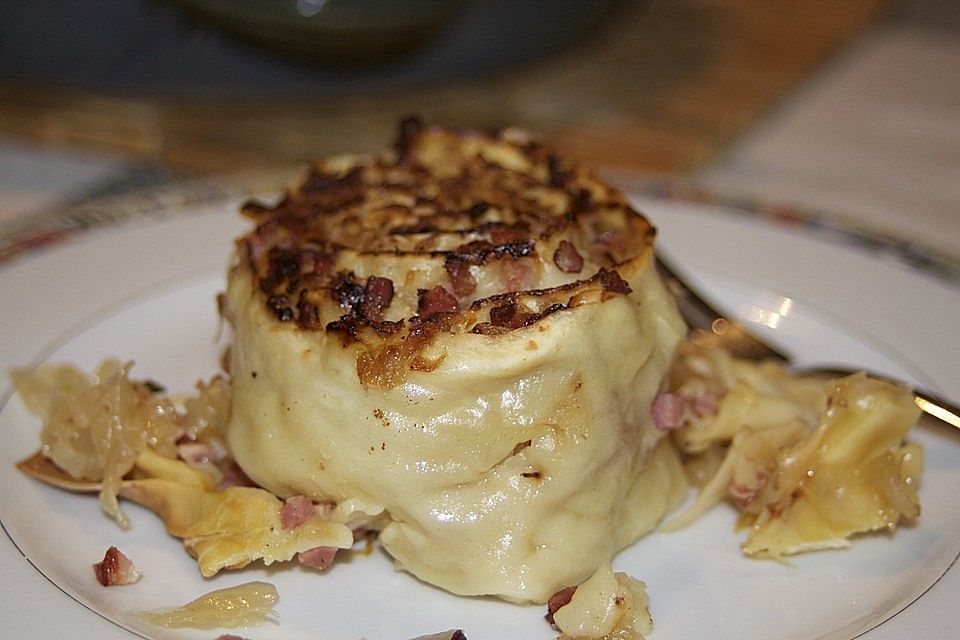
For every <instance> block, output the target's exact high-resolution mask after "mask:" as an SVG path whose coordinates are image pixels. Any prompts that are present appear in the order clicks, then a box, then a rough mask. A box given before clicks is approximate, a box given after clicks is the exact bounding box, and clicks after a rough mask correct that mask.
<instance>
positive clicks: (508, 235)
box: [487, 224, 530, 244]
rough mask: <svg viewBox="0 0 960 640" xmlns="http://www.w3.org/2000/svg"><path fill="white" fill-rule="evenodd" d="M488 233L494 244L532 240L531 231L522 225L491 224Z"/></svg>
mask: <svg viewBox="0 0 960 640" xmlns="http://www.w3.org/2000/svg"><path fill="white" fill-rule="evenodd" d="M487 233H488V234H489V235H490V242H492V243H493V244H510V243H511V242H518V241H520V240H527V239H528V238H530V230H529V229H528V228H525V227H524V226H521V225H506V224H491V225H490V226H489V227H487Z"/></svg>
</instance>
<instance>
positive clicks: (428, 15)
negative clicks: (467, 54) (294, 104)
mask: <svg viewBox="0 0 960 640" xmlns="http://www.w3.org/2000/svg"><path fill="white" fill-rule="evenodd" d="M172 1H173V2H174V3H175V4H177V5H179V6H181V7H183V8H184V9H186V10H187V11H189V12H190V13H192V14H194V15H195V16H197V17H198V18H200V19H201V20H203V21H205V22H208V23H210V24H212V25H214V26H216V27H218V28H220V29H221V30H223V31H226V32H229V33H232V34H234V35H236V36H238V37H240V38H242V39H244V40H246V41H248V42H251V43H253V44H256V45H258V46H260V47H265V48H267V49H270V50H272V51H276V52H278V53H281V54H283V55H286V56H289V57H295V58H297V59H299V60H301V61H307V62H317V63H336V64H342V65H356V64H372V63H376V62H382V61H384V60H388V59H390V58H392V57H395V56H396V55H398V54H400V53H402V52H404V51H407V50H409V49H412V48H414V47H415V46H416V45H418V44H420V43H421V42H424V41H425V40H427V39H429V38H431V37H432V36H434V35H436V34H437V33H438V32H439V31H440V30H441V29H442V28H443V26H444V25H446V24H447V23H448V22H450V20H451V19H452V18H454V17H455V16H456V15H457V14H458V13H459V12H460V11H461V9H462V8H463V5H464V1H463V0H172Z"/></svg>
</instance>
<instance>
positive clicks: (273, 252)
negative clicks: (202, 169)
mask: <svg viewBox="0 0 960 640" xmlns="http://www.w3.org/2000/svg"><path fill="white" fill-rule="evenodd" d="M427 131H432V132H436V133H439V134H440V135H445V136H451V135H457V136H463V137H469V136H473V137H478V138H482V139H485V140H488V141H491V142H493V143H496V144H504V143H505V142H509V144H510V146H511V148H513V149H521V150H522V151H523V152H524V153H525V154H526V155H527V157H528V158H529V159H530V160H531V161H533V162H537V163H543V164H545V165H546V167H547V169H548V183H549V185H550V186H551V187H554V188H561V189H564V190H565V192H566V193H567V194H568V196H569V201H568V202H569V203H568V207H567V211H566V212H565V213H564V214H563V215H557V214H556V213H553V212H544V211H537V209H536V207H535V206H534V205H533V204H531V203H528V204H529V205H530V207H531V211H529V212H525V211H524V210H522V209H519V208H515V209H514V210H513V214H514V215H515V216H517V217H518V219H517V220H516V221H514V222H510V223H505V222H478V221H479V220H481V219H482V216H483V215H484V213H485V212H486V211H487V210H488V209H489V206H490V205H489V203H487V202H484V201H478V202H475V203H474V204H473V205H472V206H471V207H469V208H468V209H467V210H465V211H464V210H459V211H449V210H436V211H434V212H433V213H432V214H430V215H429V216H427V217H426V218H419V219H417V220H416V221H415V222H414V223H413V224H407V225H397V226H395V227H393V228H389V229H387V233H388V234H393V235H409V234H419V233H424V234H459V235H463V236H473V237H476V235H477V234H486V235H488V236H489V238H490V240H489V241H487V240H472V241H470V242H466V243H464V244H462V245H460V246H458V247H455V248H453V249H450V250H443V251H440V250H427V251H409V250H400V249H392V250H369V249H368V250H364V249H353V248H348V247H345V246H342V245H338V244H336V243H333V242H331V241H329V240H326V239H320V240H318V239H316V238H307V239H306V240H305V239H304V236H303V232H304V231H305V230H307V229H309V227H310V225H311V224H313V222H312V221H311V219H312V218H317V217H320V218H322V217H323V216H324V214H335V213H337V212H339V211H340V210H342V209H343V208H349V207H351V206H353V205H355V204H357V203H360V202H362V201H363V199H364V190H365V189H368V188H370V187H372V186H375V185H368V184H365V182H364V172H365V171H366V170H367V168H368V166H369V165H365V164H358V165H356V166H353V167H352V168H350V169H349V170H347V171H345V172H343V173H336V174H335V173H330V172H327V171H325V170H324V169H323V168H322V167H321V166H319V165H318V166H315V167H314V168H313V169H312V171H311V172H310V173H309V174H308V175H307V177H306V178H305V179H304V180H303V181H302V183H301V184H300V186H299V188H298V190H297V191H296V192H295V193H288V194H287V195H286V196H285V197H284V198H283V200H282V201H281V202H280V203H279V204H277V205H276V206H274V207H268V206H266V205H263V204H261V203H258V202H254V201H251V202H248V203H247V204H245V205H244V207H243V211H244V213H245V215H248V216H249V217H251V218H253V219H255V220H257V221H258V226H257V228H256V229H255V230H254V231H253V232H252V233H250V234H248V235H247V236H245V237H243V238H240V239H239V240H238V250H239V251H238V252H239V254H240V255H241V256H242V257H244V258H245V260H246V262H247V264H248V266H249V267H250V269H251V271H252V272H253V274H254V277H255V279H257V280H258V281H259V285H260V289H261V290H262V291H263V293H264V295H265V304H266V306H267V308H268V309H269V310H270V311H271V312H272V313H273V314H274V315H275V316H276V317H277V319H278V320H279V321H281V322H290V321H294V322H295V324H296V325H297V326H298V327H300V328H302V329H306V330H319V329H321V328H324V327H321V322H320V317H319V307H318V305H317V304H316V299H315V298H314V299H313V300H311V297H313V296H312V295H311V294H316V293H318V292H326V293H327V294H328V295H330V296H331V297H332V298H333V300H335V301H336V302H338V303H339V304H340V306H341V307H343V308H344V310H345V313H344V314H343V315H342V316H341V317H340V318H338V319H337V320H335V321H333V322H330V323H327V325H326V327H325V328H326V329H327V330H329V331H334V332H339V333H341V334H342V335H343V336H344V340H345V343H349V342H352V341H355V340H357V339H359V332H360V331H361V329H362V328H364V327H370V328H372V329H373V330H374V331H376V332H377V333H378V334H379V335H381V336H382V337H386V336H390V335H394V334H396V333H398V332H400V330H401V329H402V326H403V324H404V321H403V320H401V321H397V322H386V321H384V320H383V319H382V310H383V309H384V308H386V306H389V301H387V303H386V305H382V304H381V305H379V308H374V309H372V310H371V309H370V308H367V309H366V311H364V309H365V307H369V305H366V304H365V298H364V296H363V295H362V291H360V293H358V290H359V287H360V284H359V283H357V282H356V281H355V280H354V278H353V275H352V273H350V272H343V271H341V272H337V273H336V274H333V275H331V274H330V271H331V270H332V268H333V265H334V264H335V263H336V260H337V256H338V254H339V252H340V251H341V250H351V251H356V252H357V253H358V254H359V255H365V256H385V257H387V258H388V259H389V257H391V256H392V257H399V256H422V257H424V258H426V259H441V260H443V262H444V267H445V269H446V271H447V273H448V275H449V278H450V283H451V284H452V287H453V290H454V294H456V295H457V296H461V297H463V296H467V295H470V294H471V293H472V292H473V291H474V289H475V285H476V283H475V281H474V279H473V276H472V275H471V273H470V270H469V267H470V266H472V265H484V264H486V263H488V262H489V261H490V260H500V259H507V258H510V259H514V260H516V259H518V258H522V257H529V256H535V255H537V246H536V242H535V241H534V240H533V239H531V236H538V237H539V238H540V239H542V240H547V239H549V238H550V237H551V236H552V235H554V234H556V233H559V232H561V231H562V230H563V229H565V228H567V227H568V226H569V225H570V224H571V223H573V222H575V221H576V220H577V219H578V217H579V216H581V215H583V214H589V213H591V212H592V211H594V210H596V209H597V208H598V207H601V206H602V207H608V208H613V209H614V210H618V211H620V212H621V213H622V215H624V216H627V217H628V218H629V219H630V221H629V222H628V223H627V228H628V229H629V228H631V227H632V231H633V233H632V234H631V235H633V236H634V238H635V239H636V237H637V235H638V233H637V232H639V235H642V236H646V237H645V238H642V239H641V240H639V242H649V241H650V240H652V236H653V234H654V230H653V228H652V227H651V226H650V225H649V223H648V222H647V221H646V219H645V218H644V217H643V216H642V215H640V214H639V213H638V212H637V211H635V210H634V209H632V208H631V207H630V206H629V204H627V203H626V201H625V200H624V199H623V197H622V194H620V193H619V192H618V191H617V190H616V189H612V188H609V187H608V186H606V185H603V183H602V182H601V181H599V180H597V179H596V178H595V176H593V175H592V174H591V173H590V172H589V171H588V170H586V169H584V168H583V167H580V166H579V165H576V164H572V163H568V162H565V161H564V160H562V159H560V158H559V157H557V156H555V155H553V154H551V153H549V152H547V151H546V150H545V149H544V148H543V147H542V146H541V145H539V144H538V143H535V142H529V141H524V142H523V143H522V144H518V143H517V142H516V141H506V140H504V139H498V138H497V137H496V134H493V135H488V134H485V133H481V132H478V131H458V130H453V129H444V128H439V127H436V128H432V129H428V128H426V127H424V126H423V123H422V122H419V121H405V122H404V123H402V124H401V128H400V135H399V137H398V140H397V143H396V145H395V151H396V153H397V155H398V159H397V160H396V162H397V164H403V163H402V162H400V160H399V156H402V155H403V154H404V153H407V154H409V153H410V152H411V150H412V149H413V148H414V145H415V143H416V140H417V138H418V137H419V136H421V135H423V134H424V132H427ZM390 162H391V160H390V158H389V157H386V156H383V157H380V158H377V159H375V160H374V166H380V167H383V166H384V164H385V163H390ZM413 169H416V167H413ZM496 169H497V171H501V172H506V173H513V174H515V175H519V176H523V177H524V179H526V180H528V181H533V183H535V184H543V183H542V182H541V181H539V180H535V179H534V178H533V177H532V176H531V175H529V174H526V173H523V172H513V171H511V170H509V169H507V168H505V167H501V166H496ZM579 178H584V179H586V180H587V181H588V183H589V182H594V183H597V184H602V185H603V186H604V190H605V191H604V193H605V196H604V198H602V199H601V201H599V202H597V201H595V200H594V197H593V195H592V193H591V192H590V191H589V190H588V189H584V188H580V189H576V190H570V187H571V185H572V184H573V183H574V182H575V181H576V180H577V179H579ZM390 186H396V185H390ZM416 186H417V185H414V187H416ZM304 197H305V198H307V199H308V201H307V202H299V201H298V199H303V198H304ZM498 206H503V205H502V204H500V205H498ZM464 214H466V215H467V216H469V218H470V219H471V220H474V221H475V222H478V223H477V224H475V225H473V226H471V227H469V228H457V229H449V228H443V226H442V225H440V224H438V222H439V221H441V220H443V219H444V218H447V217H449V216H461V217H462V216H463V215H464ZM525 216H526V217H525ZM531 222H536V223H537V224H538V226H539V233H535V232H534V231H533V230H532V229H531V227H530V224H531ZM278 239H279V240H280V241H282V245H283V246H277V245H276V244H271V243H272V242H273V243H275V242H278ZM264 252H266V253H267V260H266V261H265V265H264V266H266V269H265V272H264V270H263V269H261V263H262V258H263V254H264ZM611 255H612V254H611ZM304 256H309V259H307V260H305V259H304ZM553 260H554V263H555V264H556V265H557V267H558V268H559V269H561V270H562V271H564V272H567V273H579V271H580V270H581V269H582V266H583V258H582V256H581V255H580V254H579V253H578V251H577V249H576V247H575V246H574V245H573V244H572V243H570V242H569V241H567V240H566V239H564V240H562V241H561V243H560V245H559V248H558V249H556V250H555V252H554V255H553ZM304 262H309V263H311V264H312V265H313V266H312V267H311V269H310V271H309V273H302V269H301V265H302V264H303V263H304ZM610 266H611V267H612V268H614V269H615V268H616V267H617V266H619V265H618V264H617V263H616V262H615V261H612V260H611V265H610ZM601 272H605V271H603V270H601ZM381 280H385V279H381ZM387 282H390V281H387ZM579 282H582V281H577V282H573V283H570V284H569V285H565V286H570V287H576V286H577V285H578V283H579ZM390 285H391V287H392V282H390ZM615 288H616V287H615V285H611V286H610V287H608V289H609V290H615ZM482 302H483V301H482V300H481V301H477V302H475V303H474V305H476V304H477V303H482ZM505 304H507V303H505ZM554 306H555V305H554ZM513 308H515V307H510V306H509V305H508V306H507V307H506V308H505V309H502V310H499V311H498V312H497V313H495V314H494V316H495V317H496V318H497V319H498V320H499V321H501V322H502V323H504V324H502V325H500V324H493V323H488V324H491V325H492V326H497V327H500V329H503V328H504V327H506V328H515V327H514V325H516V326H528V325H529V324H532V323H533V322H535V321H536V319H537V318H535V317H533V316H531V315H530V314H528V313H525V312H522V311H521V312H520V315H517V314H515V313H512V311H511V309H513ZM358 310H359V311H358ZM456 310H458V309H456ZM552 312H553V311H551V313H552ZM544 314H545V312H540V314H535V315H540V317H542V316H543V315H544ZM481 331H483V330H482V329H481Z"/></svg>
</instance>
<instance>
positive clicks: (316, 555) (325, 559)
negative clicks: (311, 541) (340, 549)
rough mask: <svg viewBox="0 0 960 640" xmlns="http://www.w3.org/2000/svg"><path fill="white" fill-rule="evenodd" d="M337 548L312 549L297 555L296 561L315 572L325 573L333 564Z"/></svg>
mask: <svg viewBox="0 0 960 640" xmlns="http://www.w3.org/2000/svg"><path fill="white" fill-rule="evenodd" d="M336 555H337V547H314V548H313V549H307V550H306V551H301V552H300V553H298V554H297V561H298V562H300V564H302V565H306V566H308V567H312V568H314V569H316V570H317V571H326V570H327V569H328V568H330V565H331V564H333V559H334V558H335V557H336Z"/></svg>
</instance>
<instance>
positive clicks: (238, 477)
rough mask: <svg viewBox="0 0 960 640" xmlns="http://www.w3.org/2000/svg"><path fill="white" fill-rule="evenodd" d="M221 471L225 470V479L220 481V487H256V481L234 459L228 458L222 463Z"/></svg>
mask: <svg viewBox="0 0 960 640" xmlns="http://www.w3.org/2000/svg"><path fill="white" fill-rule="evenodd" d="M220 471H222V472H223V480H222V481H221V482H220V488H221V489H226V488H228V487H256V486H259V485H258V484H257V483H256V482H254V481H253V480H251V479H250V477H249V476H247V474H246V473H244V471H243V469H241V468H240V465H238V464H237V463H236V462H234V461H233V460H227V461H226V462H224V463H223V464H222V465H220Z"/></svg>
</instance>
